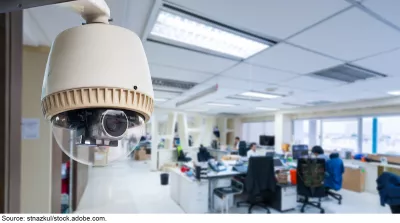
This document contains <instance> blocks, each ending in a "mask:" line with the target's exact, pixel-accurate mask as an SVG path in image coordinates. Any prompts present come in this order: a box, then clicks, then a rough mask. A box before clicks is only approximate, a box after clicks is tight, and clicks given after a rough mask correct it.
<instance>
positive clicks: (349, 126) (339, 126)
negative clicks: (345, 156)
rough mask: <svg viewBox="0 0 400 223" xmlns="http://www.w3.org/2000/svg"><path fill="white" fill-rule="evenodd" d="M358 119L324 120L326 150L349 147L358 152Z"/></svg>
mask: <svg viewBox="0 0 400 223" xmlns="http://www.w3.org/2000/svg"><path fill="white" fill-rule="evenodd" d="M357 132H358V123H357V119H342V120H322V147H323V148H324V149H325V150H330V151H332V150H342V149H348V150H352V151H353V152H357V151H358V149H357V147H358V146H357V144H358V143H357V141H358V134H357Z"/></svg>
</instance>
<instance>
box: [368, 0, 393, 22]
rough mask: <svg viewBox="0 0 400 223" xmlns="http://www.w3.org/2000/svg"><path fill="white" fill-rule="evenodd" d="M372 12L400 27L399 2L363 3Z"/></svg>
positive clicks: (371, 1)
mask: <svg viewBox="0 0 400 223" xmlns="http://www.w3.org/2000/svg"><path fill="white" fill-rule="evenodd" d="M363 5H364V6H366V7H367V8H368V9H370V10H371V11H373V12H375V13H376V14H378V15H379V16H381V17H382V18H384V19H386V20H387V21H389V22H391V23H393V24H395V25H397V26H398V27H400V14H399V10H398V9H399V8H400V1H398V0H368V1H365V2H363Z"/></svg>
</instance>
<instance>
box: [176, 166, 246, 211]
mask: <svg viewBox="0 0 400 223" xmlns="http://www.w3.org/2000/svg"><path fill="white" fill-rule="evenodd" d="M185 165H186V166H188V167H190V168H193V167H194V166H193V163H192V162H190V163H187V164H185ZM227 168H228V170H226V171H222V172H209V173H208V174H207V177H206V178H203V179H201V180H200V181H198V180H196V179H194V178H190V177H188V176H186V174H184V173H182V172H181V171H180V169H179V168H171V170H170V196H171V198H172V200H174V201H175V202H176V203H177V204H178V205H180V206H181V207H182V209H183V210H184V211H185V212H186V213H207V212H208V211H210V212H214V210H215V209H214V207H215V200H214V197H213V191H214V188H217V187H228V186H231V178H232V177H234V176H238V175H241V173H239V172H237V171H233V170H232V167H231V166H229V165H227ZM218 199H219V198H218ZM230 200H231V201H232V202H233V196H232V198H231V199H230ZM232 204H233V203H232Z"/></svg>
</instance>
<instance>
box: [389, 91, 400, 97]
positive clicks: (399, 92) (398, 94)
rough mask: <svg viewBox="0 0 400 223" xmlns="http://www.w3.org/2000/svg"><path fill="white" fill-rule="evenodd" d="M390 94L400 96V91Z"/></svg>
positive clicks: (390, 92)
mask: <svg viewBox="0 0 400 223" xmlns="http://www.w3.org/2000/svg"><path fill="white" fill-rule="evenodd" d="M388 94H390V95H393V96H400V91H389V92H388Z"/></svg>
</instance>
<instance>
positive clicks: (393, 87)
mask: <svg viewBox="0 0 400 223" xmlns="http://www.w3.org/2000/svg"><path fill="white" fill-rule="evenodd" d="M399 83H400V77H388V78H378V79H369V80H365V81H358V82H356V83H353V84H348V85H344V86H342V89H343V94H346V93H350V92H351V91H352V92H353V94H354V92H363V91H368V92H374V93H381V94H385V95H386V96H387V94H386V93H387V92H389V91H400V84H399ZM346 88H348V89H347V91H346Z"/></svg>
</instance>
